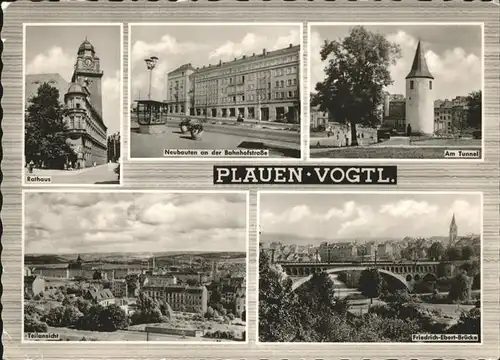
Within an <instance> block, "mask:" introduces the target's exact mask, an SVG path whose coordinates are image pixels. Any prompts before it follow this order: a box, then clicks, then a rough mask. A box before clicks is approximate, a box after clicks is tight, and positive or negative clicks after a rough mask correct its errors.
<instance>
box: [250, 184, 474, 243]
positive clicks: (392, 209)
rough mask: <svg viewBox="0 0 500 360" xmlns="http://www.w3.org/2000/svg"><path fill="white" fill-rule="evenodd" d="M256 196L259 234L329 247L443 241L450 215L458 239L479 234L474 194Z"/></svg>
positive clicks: (268, 194)
mask: <svg viewBox="0 0 500 360" xmlns="http://www.w3.org/2000/svg"><path fill="white" fill-rule="evenodd" d="M260 196H261V197H260V214H261V215H260V231H261V232H262V233H269V234H272V233H276V234H278V233H279V234H290V235H293V236H294V237H295V236H297V237H301V236H302V237H309V238H321V239H328V240H331V241H335V240H339V241H341V240H342V239H357V240H360V241H362V240H363V239H370V238H375V239H379V238H384V237H387V238H388V239H389V238H390V239H394V238H401V239H403V238H404V237H406V236H409V237H430V236H448V231H449V225H450V222H451V219H452V216H453V214H455V219H456V222H457V225H458V235H459V236H461V235H462V236H463V235H468V234H470V233H474V234H480V233H481V197H480V195H477V194H402V193H383V195H381V193H378V194H359V193H358V194H352V193H351V194H348V193H347V194H346V193H330V194H321V193H318V194H300V193H288V194H270V193H262V194H261V195H260ZM292 238H293V237H292ZM280 241H282V242H283V240H280ZM284 241H285V242H286V238H284ZM318 241H319V240H318ZM311 243H313V242H311Z"/></svg>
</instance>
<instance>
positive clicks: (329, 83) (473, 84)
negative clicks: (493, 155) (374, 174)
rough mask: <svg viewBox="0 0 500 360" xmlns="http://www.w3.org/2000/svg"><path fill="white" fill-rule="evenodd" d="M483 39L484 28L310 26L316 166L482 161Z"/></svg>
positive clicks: (312, 135)
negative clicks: (353, 161) (338, 161)
mask: <svg viewBox="0 0 500 360" xmlns="http://www.w3.org/2000/svg"><path fill="white" fill-rule="evenodd" d="M482 37H483V29H482V26H481V25H479V24H478V25H475V24H472V25H471V24H464V25H455V24H450V25H446V24H443V25H423V24H421V25H412V24H405V25H382V24H381V25H371V24H370V25H320V24H313V25H311V27H310V43H311V63H310V67H311V94H310V105H311V113H310V120H311V123H310V154H311V157H312V158H372V159H381V158H396V159H444V158H446V159H450V160H453V159H481V158H482V123H483V121H482V87H483V60H482V59H483V38H482ZM360 74H361V75H362V76H359V75H360Z"/></svg>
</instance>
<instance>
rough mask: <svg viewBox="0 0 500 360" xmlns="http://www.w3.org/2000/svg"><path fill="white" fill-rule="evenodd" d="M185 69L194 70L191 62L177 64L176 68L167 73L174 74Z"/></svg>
mask: <svg viewBox="0 0 500 360" xmlns="http://www.w3.org/2000/svg"><path fill="white" fill-rule="evenodd" d="M187 70H193V71H195V68H194V67H193V66H192V65H191V63H189V64H184V65H181V66H179V67H178V68H177V69H175V70H172V71H170V72H169V73H168V75H172V74H175V73H178V72H182V71H187Z"/></svg>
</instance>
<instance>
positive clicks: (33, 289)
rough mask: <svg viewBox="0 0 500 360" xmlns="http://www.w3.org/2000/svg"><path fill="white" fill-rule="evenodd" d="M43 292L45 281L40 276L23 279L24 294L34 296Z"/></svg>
mask: <svg viewBox="0 0 500 360" xmlns="http://www.w3.org/2000/svg"><path fill="white" fill-rule="evenodd" d="M44 291H45V280H44V279H43V278H42V277H40V276H36V275H35V276H25V277H24V294H25V295H29V296H35V295H38V294H41V293H43V292H44Z"/></svg>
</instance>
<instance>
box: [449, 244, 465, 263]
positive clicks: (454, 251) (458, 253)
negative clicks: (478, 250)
mask: <svg viewBox="0 0 500 360" xmlns="http://www.w3.org/2000/svg"><path fill="white" fill-rule="evenodd" d="M445 257H446V259H447V260H450V261H455V260H460V259H461V258H462V250H461V248H458V247H456V246H450V247H449V248H447V249H446V252H445Z"/></svg>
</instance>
